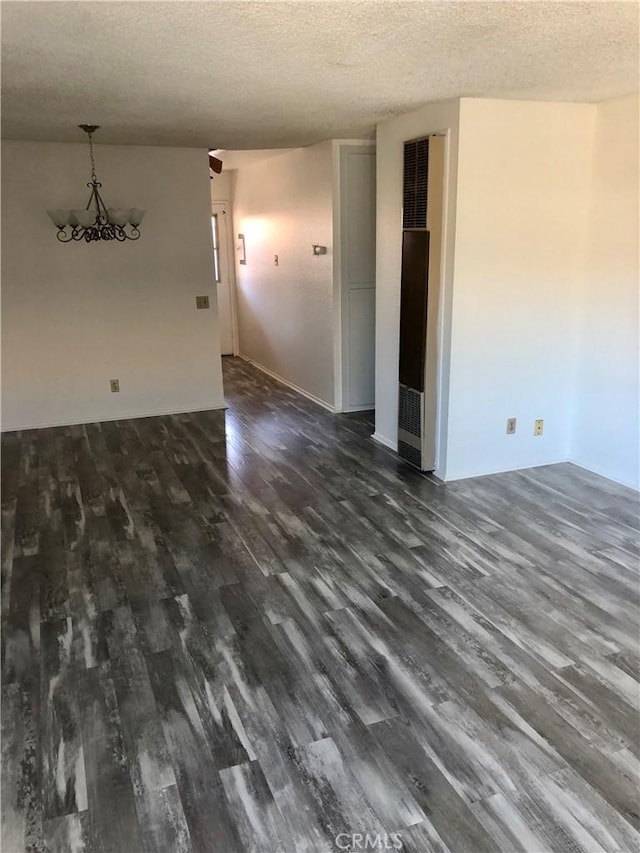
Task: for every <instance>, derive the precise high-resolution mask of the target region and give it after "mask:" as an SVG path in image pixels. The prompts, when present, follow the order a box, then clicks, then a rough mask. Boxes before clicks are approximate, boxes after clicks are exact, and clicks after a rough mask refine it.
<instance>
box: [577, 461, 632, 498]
mask: <svg viewBox="0 0 640 853" xmlns="http://www.w3.org/2000/svg"><path fill="white" fill-rule="evenodd" d="M567 462H570V463H571V464H572V465H575V466H576V468H581V469H582V470H583V471H588V472H589V473H590V474H596V475H597V476H598V477H603V478H604V479H605V480H611V482H612V483H616V484H617V485H618V486H625V487H626V488H627V489H631V490H632V491H634V492H640V487H638V485H637V483H631V482H630V481H629V480H619V479H618V478H617V477H612V476H611V474H608V473H605V472H604V471H603V470H602V469H599V468H591V467H589V466H588V465H584V464H583V463H582V462H576V460H575V459H567Z"/></svg>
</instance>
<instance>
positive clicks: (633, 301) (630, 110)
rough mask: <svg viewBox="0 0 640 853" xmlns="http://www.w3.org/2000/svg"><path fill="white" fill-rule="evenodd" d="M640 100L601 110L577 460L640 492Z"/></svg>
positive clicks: (579, 385) (582, 345)
mask: <svg viewBox="0 0 640 853" xmlns="http://www.w3.org/2000/svg"><path fill="white" fill-rule="evenodd" d="M638 150H639V139H638V97H637V95H634V96H631V97H628V98H620V99H616V100H614V101H609V102H606V103H603V104H599V105H598V106H597V109H596V125H595V144H594V157H593V173H592V184H591V186H592V196H591V204H590V211H589V223H588V241H587V264H586V271H587V276H586V285H585V291H584V303H583V310H582V316H581V328H580V343H579V349H578V375H577V394H576V405H575V411H574V416H575V417H574V423H573V448H572V453H571V455H572V458H573V459H574V460H575V461H576V462H577V463H578V464H580V465H583V466H584V467H586V468H590V469H591V470H593V471H596V472H598V473H600V474H604V475H605V476H607V477H611V478H612V479H614V480H618V481H619V482H622V483H626V484H627V485H630V486H633V487H634V488H636V489H637V488H638V487H639V486H640V478H639V468H640V460H639V458H638V448H639V444H640V438H639V435H638V418H639V412H640V398H639V387H640V377H639V375H638V365H639V363H640V350H639V344H638V328H639V327H638V320H639V316H638V310H639V306H638V250H639V249H638V231H639V222H638V182H639V175H638Z"/></svg>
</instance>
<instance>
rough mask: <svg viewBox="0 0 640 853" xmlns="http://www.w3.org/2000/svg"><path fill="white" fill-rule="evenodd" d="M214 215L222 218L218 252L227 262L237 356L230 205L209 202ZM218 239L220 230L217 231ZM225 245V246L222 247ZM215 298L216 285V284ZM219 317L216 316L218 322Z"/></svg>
mask: <svg viewBox="0 0 640 853" xmlns="http://www.w3.org/2000/svg"><path fill="white" fill-rule="evenodd" d="M214 213H216V214H218V215H222V216H224V221H225V231H226V240H222V239H220V252H224V254H225V258H226V260H227V276H228V279H229V301H230V303H231V348H232V350H233V354H234V355H238V354H239V352H240V348H239V344H238V342H239V337H238V306H237V301H236V264H235V252H234V243H233V211H232V207H231V204H230V203H229V202H228V201H226V200H222V201H219V200H216V201H212V202H211V215H212V216H213V215H214ZM218 237H219V238H220V237H221V235H220V230H218ZM223 244H225V245H223ZM216 296H217V284H216ZM219 319H220V317H219V315H218V321H219Z"/></svg>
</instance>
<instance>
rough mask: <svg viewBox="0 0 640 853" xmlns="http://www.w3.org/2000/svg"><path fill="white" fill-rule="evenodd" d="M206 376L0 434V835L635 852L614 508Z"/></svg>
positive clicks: (247, 846) (541, 476)
mask: <svg viewBox="0 0 640 853" xmlns="http://www.w3.org/2000/svg"><path fill="white" fill-rule="evenodd" d="M224 379H225V392H226V399H227V402H228V405H229V409H228V411H227V412H226V416H225V414H223V413H222V412H199V413H195V414H185V415H175V416H167V417H154V418H144V419H137V420H128V421H115V422H104V423H99V424H87V425H84V426H75V427H59V428H53V429H43V430H33V431H25V432H22V433H15V432H14V433H5V434H4V435H3V437H2V450H3V482H2V486H3V491H2V500H3V503H2V525H3V528H2V529H3V546H2V547H3V550H2V582H3V598H2V630H3V636H2V640H3V642H2V652H3V659H2V676H3V692H2V773H3V777H2V796H3V827H2V832H3V835H2V839H3V845H2V849H3V850H4V851H6V853H22V851H27V850H28V851H43V850H48V851H56V853H58V851H60V853H62V851H65V853H66V851H85V853H94V851H101V853H138V851H149V853H160V851H166V853H178V851H179V853H183V852H184V853H186V851H193V853H203V851H216V853H236V851H237V853H244V851H264V853H280V852H281V853H294V852H295V851H306V853H320V851H337V850H341V849H342V850H345V849H346V850H349V849H351V850H358V849H364V847H363V846H360V847H359V846H358V844H357V843H356V840H354V837H353V834H354V833H355V834H356V839H357V834H360V836H362V838H363V839H364V836H365V835H366V834H367V833H368V834H369V835H370V836H371V837H373V836H376V835H378V836H380V841H381V842H383V841H384V840H385V839H386V840H387V843H388V846H389V848H390V849H392V845H393V844H394V842H401V845H402V846H401V847H400V848H397V849H402V850H404V851H414V853H426V851H434V853H435V851H438V853H445V851H451V853H481V851H486V853H496V851H505V853H512V852H513V851H516V850H522V851H529V853H533V851H536V853H540V852H541V851H558V853H565V851H568V850H575V851H579V850H583V851H594V850H600V849H603V850H606V851H613V850H621V851H631V850H635V849H637V847H638V843H639V841H640V835H639V834H638V829H639V828H640V818H639V815H638V802H637V790H636V789H637V781H638V754H639V750H640V744H639V740H640V738H639V731H638V718H637V709H638V689H639V688H638V680H639V671H638V626H637V616H638V575H637V569H638V546H637V526H638V497H637V495H636V494H635V493H634V492H632V491H630V490H628V489H625V488H623V487H622V486H617V485H615V484H614V483H612V482H611V481H608V480H605V479H602V478H599V477H597V476H595V475H593V474H590V473H587V472H586V471H583V470H581V469H579V468H577V467H574V466H571V465H558V466H551V467H544V468H537V469H530V470H527V471H521V472H513V473H508V474H501V475H495V476H491V477H485V478H477V479H473V480H465V481H459V482H456V483H453V484H448V485H443V484H441V483H438V482H436V481H434V480H431V479H429V478H425V477H422V476H420V475H419V474H417V473H416V472H414V471H412V470H411V469H410V468H408V467H407V466H405V465H404V464H402V463H400V462H399V461H398V460H397V459H396V457H395V456H394V455H393V454H392V453H390V452H388V451H387V450H384V449H382V448H379V447H377V446H376V445H375V444H374V443H373V442H372V441H371V440H370V439H369V436H370V434H371V433H372V431H373V424H372V423H370V422H369V420H368V419H367V416H366V415H332V414H330V413H329V412H327V411H325V410H323V409H322V408H320V407H318V406H316V405H315V404H314V403H312V402H310V401H308V400H306V399H305V398H303V397H301V396H300V395H298V394H296V393H295V392H293V391H290V390H289V389H287V388H285V387H284V386H282V385H279V384H277V383H276V382H274V381H272V380H271V379H270V378H268V377H267V376H265V375H264V374H262V373H260V372H259V371H257V370H256V369H254V368H252V367H250V366H249V365H247V364H246V363H244V362H242V361H241V360H239V359H237V358H225V359H224ZM225 419H226V439H225ZM394 833H395V834H396V835H393V834H394ZM358 843H359V844H361V845H363V844H364V841H361V842H358ZM369 849H376V848H375V847H374V848H371V847H370V848H369ZM381 849H384V847H383V846H382V845H381Z"/></svg>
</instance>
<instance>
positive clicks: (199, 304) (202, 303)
mask: <svg viewBox="0 0 640 853" xmlns="http://www.w3.org/2000/svg"><path fill="white" fill-rule="evenodd" d="M208 307H209V297H208V296H196V308H208Z"/></svg>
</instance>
